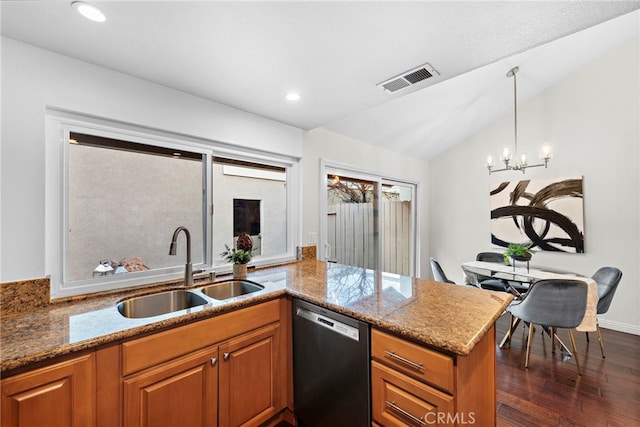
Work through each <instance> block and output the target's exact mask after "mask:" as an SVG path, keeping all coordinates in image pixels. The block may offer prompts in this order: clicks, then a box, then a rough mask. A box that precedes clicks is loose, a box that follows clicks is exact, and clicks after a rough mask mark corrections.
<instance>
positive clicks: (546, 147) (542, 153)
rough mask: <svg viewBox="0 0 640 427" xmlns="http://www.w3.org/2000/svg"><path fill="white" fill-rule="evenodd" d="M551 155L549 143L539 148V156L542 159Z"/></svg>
mask: <svg viewBox="0 0 640 427" xmlns="http://www.w3.org/2000/svg"><path fill="white" fill-rule="evenodd" d="M552 157H553V151H552V150H551V145H549V144H544V145H543V146H542V148H541V149H540V158H541V159H543V160H549V159H550V158H552Z"/></svg>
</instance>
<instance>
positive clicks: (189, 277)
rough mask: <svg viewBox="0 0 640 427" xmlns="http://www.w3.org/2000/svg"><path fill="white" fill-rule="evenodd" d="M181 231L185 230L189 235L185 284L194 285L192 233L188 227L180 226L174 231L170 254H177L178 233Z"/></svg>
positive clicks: (186, 234) (187, 235)
mask: <svg viewBox="0 0 640 427" xmlns="http://www.w3.org/2000/svg"><path fill="white" fill-rule="evenodd" d="M181 231H184V235H185V236H186V237H187V263H186V264H185V266H184V284H185V285H186V286H189V285H193V266H192V265H191V233H189V230H187V227H182V226H181V227H178V228H176V230H175V231H174V232H173V237H172V238H171V244H170V245H169V255H175V254H176V249H177V247H178V242H177V240H178V235H179V234H180V232H181Z"/></svg>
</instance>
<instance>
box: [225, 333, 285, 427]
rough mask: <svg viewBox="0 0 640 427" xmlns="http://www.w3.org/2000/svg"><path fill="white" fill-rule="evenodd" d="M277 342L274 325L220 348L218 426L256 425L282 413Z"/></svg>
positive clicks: (231, 341)
mask: <svg viewBox="0 0 640 427" xmlns="http://www.w3.org/2000/svg"><path fill="white" fill-rule="evenodd" d="M279 340H280V327H279V324H274V325H271V326H267V327H264V328H260V329H258V330H256V331H254V332H250V333H247V334H244V335H241V336H239V337H237V338H234V339H232V340H230V341H228V342H226V343H224V344H222V345H221V346H220V355H221V356H222V360H221V361H220V388H219V402H220V413H219V417H220V419H219V421H220V425H221V426H239V425H243V424H247V423H251V424H252V425H254V424H258V423H260V422H263V421H266V420H268V419H269V418H271V417H272V416H273V415H275V414H277V413H278V411H280V409H282V406H283V404H282V393H281V390H280V388H281V384H280V381H281V378H280V368H279V366H280V355H279Z"/></svg>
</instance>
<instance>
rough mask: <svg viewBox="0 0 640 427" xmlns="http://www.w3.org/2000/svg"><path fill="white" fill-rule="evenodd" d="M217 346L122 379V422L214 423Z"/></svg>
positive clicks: (191, 426)
mask: <svg viewBox="0 0 640 427" xmlns="http://www.w3.org/2000/svg"><path fill="white" fill-rule="evenodd" d="M217 357H218V348H217V347H209V348H206V349H204V350H200V351H197V352H195V353H193V354H191V355H188V356H184V357H181V358H178V359H176V360H174V361H171V362H167V363H163V364H161V365H158V366H155V367H153V368H151V369H148V370H146V371H144V372H143V373H140V374H136V375H132V376H130V377H128V378H127V379H126V380H125V381H124V425H125V426H136V427H137V426H140V427H143V426H144V427H153V426H165V425H167V426H178V425H179V426H184V427H202V426H213V425H216V420H217V409H218V366H217V365H218V361H217Z"/></svg>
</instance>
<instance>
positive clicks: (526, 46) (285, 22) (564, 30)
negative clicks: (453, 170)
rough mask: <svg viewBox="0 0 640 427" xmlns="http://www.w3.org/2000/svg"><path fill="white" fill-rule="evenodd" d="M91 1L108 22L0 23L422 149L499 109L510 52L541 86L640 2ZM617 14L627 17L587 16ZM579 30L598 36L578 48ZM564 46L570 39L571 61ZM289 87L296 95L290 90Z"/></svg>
mask: <svg viewBox="0 0 640 427" xmlns="http://www.w3.org/2000/svg"><path fill="white" fill-rule="evenodd" d="M93 4H95V5H97V6H99V7H100V8H101V9H102V10H103V11H104V13H105V14H106V15H107V21H106V22H104V23H101V24H98V23H94V22H90V21H87V20H85V19H84V18H82V17H80V16H79V15H78V14H76V13H75V11H74V10H73V9H72V8H71V7H70V2H66V1H3V2H2V3H1V9H0V11H1V13H2V16H1V19H2V34H3V35H4V36H7V37H11V38H14V39H17V40H21V41H24V42H26V43H30V44H33V45H36V46H40V47H43V48H45V49H49V50H52V51H55V52H59V53H62V54H65V55H68V56H71V57H75V58H78V59H81V60H84V61H87V62H90V63H94V64H97V65H101V66H104V67H107V68H110V69H113V70H117V71H120V72H123V73H126V74H130V75H133V76H137V77H141V78H143V79H146V80H149V81H153V82H156V83H159V84H162V85H165V86H168V87H172V88H176V89H179V90H181V91H184V92H188V93H191V94H194V95H197V96H200V97H203V98H206V99H210V100H213V101H216V102H219V103H223V104H227V105H230V106H233V107H236V108H239V109H241V110H244V111H249V112H252V113H256V114H259V115H262V116H265V117H268V118H271V119H274V120H277V121H280V122H283V123H287V124H290V125H293V126H296V127H300V128H303V129H312V128H315V127H318V126H324V127H327V128H329V129H332V130H335V131H338V132H341V133H344V134H347V135H349V136H353V137H355V138H359V139H362V140H365V141H367V142H370V143H374V144H378V145H381V146H387V147H389V148H392V149H396V150H399V151H405V152H411V153H414V154H416V155H418V156H421V157H424V158H429V157H431V156H433V155H434V153H437V152H439V151H441V150H442V149H444V148H446V147H447V146H449V145H450V144H454V143H456V142H459V141H460V140H461V139H463V138H464V137H465V136H466V135H469V132H471V131H473V130H475V129H479V128H481V127H482V126H484V125H485V124H486V123H488V120H492V119H495V117H498V116H499V115H502V114H504V113H505V112H506V111H507V109H508V107H509V104H507V105H504V104H505V103H504V102H503V98H501V101H499V102H487V101H490V99H491V97H490V96H489V94H492V93H493V92H495V95H496V96H498V95H503V94H502V93H501V92H503V91H504V90H506V91H508V90H509V85H508V82H507V81H506V78H505V77H504V75H505V73H506V71H507V70H508V69H509V68H510V67H511V66H512V65H511V64H513V65H522V71H521V74H522V78H521V75H520V74H519V75H518V77H519V80H518V82H519V86H520V85H521V83H520V82H522V86H523V88H524V87H525V86H526V81H527V80H531V84H532V87H531V91H532V92H533V91H536V90H537V91H540V90H543V89H544V88H545V87H547V86H548V85H550V84H552V83H553V81H555V80H554V79H559V78H561V77H562V76H563V75H566V73H568V72H570V69H571V68H572V67H574V66H575V65H576V64H580V63H584V62H585V61H587V60H588V59H589V58H594V57H595V56H594V54H596V53H597V52H598V51H604V50H605V49H607V48H610V47H611V46H613V45H614V44H616V43H620V42H621V41H623V40H624V39H625V38H629V37H633V36H634V35H635V37H637V36H638V26H639V24H638V12H637V10H638V8H639V6H640V2H639V1H587V2H577V1H540V2H538V1H519V2H515V1H511V2H490V1H469V2H465V1H441V2H436V1H417V2H416V1H412V2H408V1H407V2H405V1H390V2H380V1H378V2H359V1H353V2H307V1H297V2H273V1H263V2H244V1H234V2H213V1H199V2H192V1H139V2H132V1H93ZM634 11H635V12H634ZM631 12H633V13H632V14H631V15H629V14H630V13H631ZM622 15H626V16H622ZM621 16H622V17H621ZM616 17H621V18H619V19H621V20H622V21H620V22H623V24H620V25H612V24H611V23H610V22H609V25H608V26H606V24H605V25H604V26H597V27H593V26H595V25H597V24H600V23H602V22H606V21H610V20H612V19H614V18H616ZM590 27H593V28H591V30H598V29H600V30H599V32H597V34H596V37H598V38H599V39H598V41H597V42H595V46H593V44H594V42H593V41H592V40H590V39H586V38H584V39H579V40H578V39H576V40H574V41H573V43H574V44H571V43H569V42H566V41H565V44H564V45H562V44H561V45H560V47H554V46H553V45H554V44H553V43H551V44H550V43H549V42H550V41H552V40H556V39H561V40H559V42H561V41H564V40H565V39H570V38H563V37H565V36H568V35H571V34H574V33H576V32H581V31H582V30H585V29H588V28H590ZM601 27H606V28H604V29H601ZM605 30H606V31H605ZM582 33H587V32H586V31H582ZM575 43H591V45H592V47H593V48H589V49H585V48H578V50H577V51H576V50H575V49H576V44H575ZM605 45H606V46H605ZM534 48H535V49H534ZM532 49H533V50H532ZM561 49H573V51H572V52H571V56H570V59H571V60H570V61H568V60H567V57H566V51H562V50H561ZM549 52H550V53H549ZM518 54H521V55H520V56H517V57H515V58H514V57H513V56H514V55H518ZM563 55H564V60H560V61H558V58H563ZM546 61H555V62H556V63H554V62H546ZM427 62H428V63H430V64H431V65H432V66H433V67H434V68H435V69H436V70H437V71H438V72H439V75H438V76H436V77H434V78H430V79H428V80H426V81H424V82H421V83H418V84H416V85H414V86H411V87H410V88H407V89H403V90H400V91H397V92H395V93H393V94H389V93H387V92H384V91H382V90H381V89H380V88H379V87H377V86H376V85H377V84H378V83H380V82H382V81H385V80H387V79H389V78H391V77H394V76H396V75H398V74H400V73H403V72H405V71H407V70H410V69H412V68H414V67H416V66H419V65H422V64H424V63H427ZM535 67H538V68H540V69H541V70H542V69H544V70H546V71H538V70H537V69H536V68H535ZM534 76H535V77H534ZM529 77H532V78H529ZM503 83H507V84H503ZM503 86H504V87H503ZM498 88H501V89H498ZM289 91H297V92H299V93H300V94H301V96H302V99H301V100H300V101H298V102H296V103H292V102H290V101H286V100H285V99H284V95H285V94H286V93H287V92H289ZM530 95H531V94H529V95H527V93H526V92H525V93H523V96H530ZM508 96H509V95H507V97H508ZM478 107H481V108H482V109H481V110H476V108H478ZM465 118H466V120H463V119H465Z"/></svg>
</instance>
